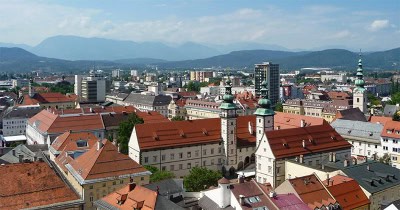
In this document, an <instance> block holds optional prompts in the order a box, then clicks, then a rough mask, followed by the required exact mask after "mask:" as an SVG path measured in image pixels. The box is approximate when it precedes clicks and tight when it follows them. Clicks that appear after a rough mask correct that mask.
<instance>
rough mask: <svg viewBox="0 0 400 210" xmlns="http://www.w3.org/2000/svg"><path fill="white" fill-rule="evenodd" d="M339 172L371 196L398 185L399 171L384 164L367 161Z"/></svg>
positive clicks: (399, 179) (399, 181) (399, 182)
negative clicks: (354, 181)
mask: <svg viewBox="0 0 400 210" xmlns="http://www.w3.org/2000/svg"><path fill="white" fill-rule="evenodd" d="M368 165H369V170H368V167H367V166H368ZM341 170H342V171H343V173H345V174H346V175H347V176H348V177H350V178H352V179H354V180H356V181H357V182H358V184H359V185H360V186H361V187H362V188H364V189H365V190H366V191H368V192H369V193H371V194H374V193H376V192H379V191H382V190H385V189H387V188H390V187H393V186H398V185H400V170H399V169H397V168H395V167H392V166H390V165H386V164H384V163H380V162H376V161H368V162H365V163H361V164H357V165H351V166H348V167H344V168H342V169H341Z"/></svg>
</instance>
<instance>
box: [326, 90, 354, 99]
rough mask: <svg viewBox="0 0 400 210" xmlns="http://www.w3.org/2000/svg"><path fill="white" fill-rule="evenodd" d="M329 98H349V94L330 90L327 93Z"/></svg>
mask: <svg viewBox="0 0 400 210" xmlns="http://www.w3.org/2000/svg"><path fill="white" fill-rule="evenodd" d="M327 94H328V96H329V98H330V99H331V100H333V99H339V100H342V99H350V98H351V97H350V95H349V94H348V93H346V92H338V91H330V92H328V93H327Z"/></svg>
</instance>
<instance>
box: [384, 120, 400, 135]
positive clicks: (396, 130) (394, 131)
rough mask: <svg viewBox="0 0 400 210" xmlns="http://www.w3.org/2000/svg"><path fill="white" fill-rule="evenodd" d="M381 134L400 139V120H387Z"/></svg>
mask: <svg viewBox="0 0 400 210" xmlns="http://www.w3.org/2000/svg"><path fill="white" fill-rule="evenodd" d="M381 136H382V137H390V138H395V139H400V122H399V121H387V122H386V123H385V125H384V127H383V129H382V132H381Z"/></svg>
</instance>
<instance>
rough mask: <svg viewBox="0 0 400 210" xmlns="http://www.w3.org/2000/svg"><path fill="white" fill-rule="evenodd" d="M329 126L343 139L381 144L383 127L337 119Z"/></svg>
mask: <svg viewBox="0 0 400 210" xmlns="http://www.w3.org/2000/svg"><path fill="white" fill-rule="evenodd" d="M331 126H332V127H333V128H335V130H336V131H337V132H338V133H339V134H340V135H342V136H344V137H350V138H355V139H359V140H362V141H364V140H369V141H372V142H373V143H380V142H381V132H382V129H383V125H381V124H376V123H370V122H360V121H353V120H341V119H337V120H335V121H333V122H332V123H331Z"/></svg>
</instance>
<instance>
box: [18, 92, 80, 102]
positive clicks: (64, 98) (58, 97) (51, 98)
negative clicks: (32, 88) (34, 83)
mask: <svg viewBox="0 0 400 210" xmlns="http://www.w3.org/2000/svg"><path fill="white" fill-rule="evenodd" d="M76 99H77V97H76V95H75V94H71V95H64V94H61V93H36V94H35V95H33V97H29V95H24V102H23V104H25V105H33V104H37V103H41V104H44V103H63V102H75V101H76Z"/></svg>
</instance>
